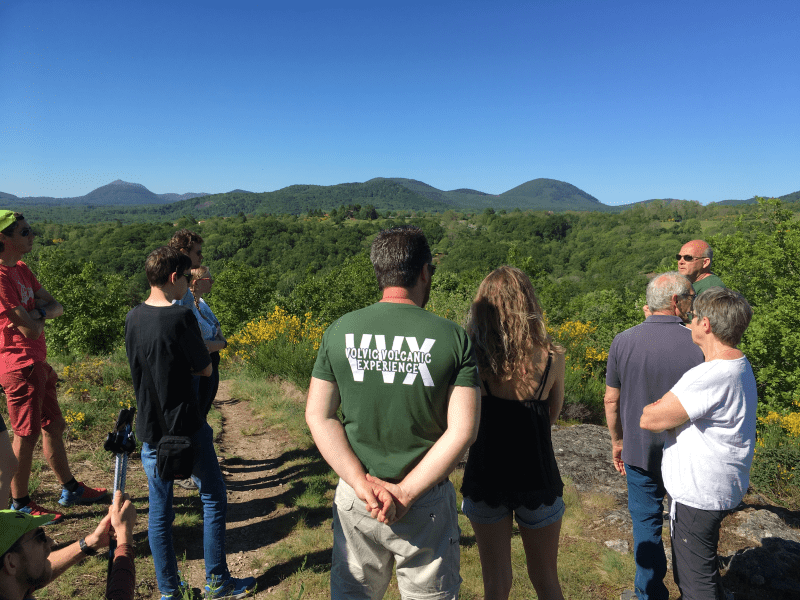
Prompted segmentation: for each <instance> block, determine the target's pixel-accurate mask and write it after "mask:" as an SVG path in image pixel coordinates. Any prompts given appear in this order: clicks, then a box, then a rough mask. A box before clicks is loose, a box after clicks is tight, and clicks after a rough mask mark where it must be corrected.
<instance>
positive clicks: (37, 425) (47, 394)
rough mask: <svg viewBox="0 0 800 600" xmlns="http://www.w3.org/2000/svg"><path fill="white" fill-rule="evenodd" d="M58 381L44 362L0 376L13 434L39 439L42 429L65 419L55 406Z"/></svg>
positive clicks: (54, 373)
mask: <svg viewBox="0 0 800 600" xmlns="http://www.w3.org/2000/svg"><path fill="white" fill-rule="evenodd" d="M57 381H58V375H56V372H55V371H54V370H53V368H52V367H51V366H50V365H48V364H47V363H46V362H35V363H33V364H32V365H28V366H27V367H23V368H21V369H19V370H17V371H10V372H8V373H3V374H0V385H2V386H3V390H4V391H5V393H6V400H7V403H8V420H9V421H10V428H11V429H12V430H13V431H14V433H15V434H16V435H21V436H23V437H27V436H31V435H35V436H38V435H39V434H40V433H41V431H42V429H43V428H44V429H47V427H48V425H50V424H52V423H58V422H60V421H63V420H64V416H63V415H62V414H61V407H60V406H59V405H58V395H57V393H56V382H57Z"/></svg>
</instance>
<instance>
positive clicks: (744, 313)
mask: <svg viewBox="0 0 800 600" xmlns="http://www.w3.org/2000/svg"><path fill="white" fill-rule="evenodd" d="M689 315H690V316H691V317H692V320H691V323H690V324H689V329H691V330H692V341H694V343H695V344H697V345H698V346H699V347H700V349H701V350H702V351H703V354H705V357H706V360H705V362H704V363H702V364H700V365H698V366H696V367H694V368H693V369H690V370H689V371H687V372H686V373H685V374H684V376H683V377H681V379H680V380H679V381H678V383H676V384H675V386H674V387H673V388H672V389H671V390H670V391H669V392H667V393H666V395H665V396H664V397H663V398H661V399H660V400H658V401H657V402H654V403H653V404H650V405H649V406H646V407H645V408H644V412H643V414H642V418H641V422H640V425H641V427H642V429H649V430H650V431H654V432H659V431H664V430H667V440H666V442H665V445H664V457H663V459H662V462H661V472H662V475H663V478H664V486H665V487H666V488H667V492H668V493H669V495H670V498H672V508H671V510H670V521H671V525H670V532H671V537H672V570H673V575H674V577H675V582H676V583H677V584H678V587H679V588H680V590H681V595H682V597H683V600H698V599H708V600H725V597H726V596H725V591H724V589H723V587H722V583H721V581H720V575H719V570H718V568H717V544H718V542H719V529H720V524H721V523H722V519H723V518H724V517H725V515H727V514H728V513H729V512H730V511H731V510H732V509H734V508H736V507H737V506H738V505H739V503H740V502H741V501H742V498H743V497H744V494H745V493H746V492H747V487H748V485H749V483H750V465H751V463H752V462H753V452H754V450H755V440H756V403H757V400H758V398H757V395H756V380H755V376H754V375H753V368H752V367H751V366H750V362H749V361H748V360H747V357H746V356H745V355H744V354H743V353H742V352H741V351H740V350H739V349H737V348H736V346H737V345H738V344H739V342H740V341H741V339H742V335H743V334H744V332H745V330H746V329H747V326H748V325H749V324H750V319H751V317H752V316H753V311H752V309H751V308H750V305H749V304H748V303H747V300H745V298H744V296H742V295H741V294H739V293H738V292H734V291H733V290H729V289H727V288H722V287H712V288H709V289H708V290H706V291H705V292H703V293H702V294H700V295H699V296H697V298H696V299H695V301H694V307H693V311H692V313H689Z"/></svg>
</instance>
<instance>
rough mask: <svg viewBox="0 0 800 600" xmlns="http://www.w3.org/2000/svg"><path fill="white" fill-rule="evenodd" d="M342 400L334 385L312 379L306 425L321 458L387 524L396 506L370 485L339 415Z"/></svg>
mask: <svg viewBox="0 0 800 600" xmlns="http://www.w3.org/2000/svg"><path fill="white" fill-rule="evenodd" d="M340 402H341V398H340V397H339V386H337V385H336V383H334V382H332V381H325V380H324V379H317V378H316V377H312V378H311V383H310V385H309V387H308V399H307V401H306V423H307V424H308V428H309V429H310V430H311V436H312V437H313V438H314V443H315V444H316V445H317V449H318V450H319V452H320V454H322V458H324V459H325V462H327V463H328V464H329V465H330V467H331V468H332V469H333V470H334V471H336V474H337V475H338V476H339V477H341V478H342V479H343V480H344V481H345V483H347V484H348V485H349V486H350V487H352V488H353V489H354V490H355V492H356V495H357V496H358V497H359V498H360V499H361V500H363V501H364V502H365V503H366V507H367V510H369V511H370V512H371V513H372V516H373V517H374V518H377V519H378V520H379V521H381V522H387V521H388V520H389V519H390V518H391V517H393V516H394V504H393V502H392V500H391V497H390V496H389V494H388V492H386V490H385V489H379V488H380V486H379V485H376V484H373V483H370V482H369V481H367V478H366V471H365V470H364V466H363V465H362V464H361V461H360V460H359V459H358V457H357V456H356V454H355V452H353V449H352V447H351V446H350V442H349V441H348V440H347V435H346V434H345V431H344V426H343V425H342V422H341V421H340V420H339V417H338V416H337V414H336V411H337V410H338V409H339V404H340Z"/></svg>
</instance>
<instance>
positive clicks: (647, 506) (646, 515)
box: [625, 464, 669, 600]
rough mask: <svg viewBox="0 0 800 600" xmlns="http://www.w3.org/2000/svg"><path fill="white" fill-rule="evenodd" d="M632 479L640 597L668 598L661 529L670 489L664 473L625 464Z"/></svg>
mask: <svg viewBox="0 0 800 600" xmlns="http://www.w3.org/2000/svg"><path fill="white" fill-rule="evenodd" d="M625 472H626V473H627V476H626V479H627V481H628V510H629V511H630V513H631V520H632V521H633V553H634V558H635V560H636V578H635V580H634V585H635V587H636V596H637V597H638V598H639V600H668V598H669V591H668V590H667V586H665V585H664V576H665V575H666V574H667V556H666V554H665V553H664V542H663V541H662V539H661V530H662V529H663V526H664V516H663V509H662V502H663V500H664V495H665V494H666V490H665V489H664V482H663V481H662V479H661V473H653V472H652V471H645V470H644V469H640V468H639V467H634V466H631V465H628V464H626V465H625Z"/></svg>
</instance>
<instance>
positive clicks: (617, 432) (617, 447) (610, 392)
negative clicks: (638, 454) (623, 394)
mask: <svg viewBox="0 0 800 600" xmlns="http://www.w3.org/2000/svg"><path fill="white" fill-rule="evenodd" d="M619 401H620V391H619V388H613V387H611V386H608V385H607V386H606V394H605V396H604V397H603V404H604V405H605V409H606V423H608V432H609V433H610V434H611V462H612V463H613V464H614V468H615V469H616V470H617V471H618V472H619V473H620V474H622V475H625V463H624V462H622V419H621V418H620V409H619Z"/></svg>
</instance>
